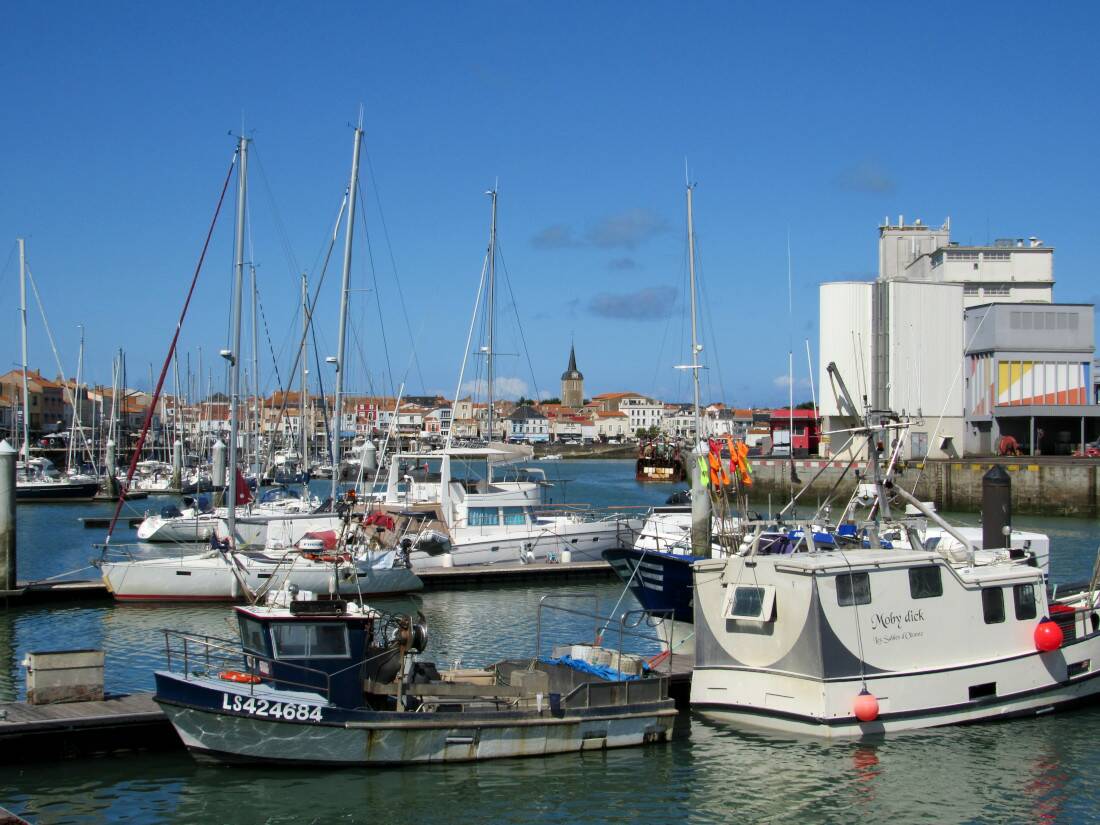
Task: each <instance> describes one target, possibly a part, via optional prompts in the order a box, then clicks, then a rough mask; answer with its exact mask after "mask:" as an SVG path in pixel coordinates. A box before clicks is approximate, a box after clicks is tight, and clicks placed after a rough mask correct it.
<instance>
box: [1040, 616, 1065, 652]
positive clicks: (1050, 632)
mask: <svg viewBox="0 0 1100 825" xmlns="http://www.w3.org/2000/svg"><path fill="white" fill-rule="evenodd" d="M1062 640H1063V636H1062V628H1060V627H1059V626H1058V623H1057V622H1052V621H1051V620H1050V619H1049V618H1048V617H1046V616H1044V617H1043V620H1042V621H1041V622H1039V625H1038V627H1036V628H1035V649H1036V650H1041V651H1042V652H1043V653H1049V652H1050V651H1052V650H1057V649H1058V648H1060V647H1061V646H1062Z"/></svg>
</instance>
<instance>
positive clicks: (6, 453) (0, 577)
mask: <svg viewBox="0 0 1100 825" xmlns="http://www.w3.org/2000/svg"><path fill="white" fill-rule="evenodd" d="M15 456H16V450H15V447H13V446H11V444H9V443H8V442H7V441H0V588H2V589H4V590H15V589H16V588H15Z"/></svg>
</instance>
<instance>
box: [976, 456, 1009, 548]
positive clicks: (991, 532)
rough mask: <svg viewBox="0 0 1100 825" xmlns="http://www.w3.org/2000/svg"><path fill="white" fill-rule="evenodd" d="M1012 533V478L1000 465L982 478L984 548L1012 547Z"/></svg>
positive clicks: (990, 469)
mask: <svg viewBox="0 0 1100 825" xmlns="http://www.w3.org/2000/svg"><path fill="white" fill-rule="evenodd" d="M1011 531H1012V478H1011V477H1010V476H1009V475H1008V473H1006V472H1005V469H1004V467H1002V466H1001V465H1000V464H994V465H993V466H992V467H990V468H989V470H988V471H987V472H986V474H985V475H984V476H982V547H983V548H984V549H986V550H996V549H999V548H1002V547H1008V546H1010V544H1011V542H1010V541H1009V534H1010V533H1011Z"/></svg>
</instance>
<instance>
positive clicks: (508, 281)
mask: <svg viewBox="0 0 1100 825" xmlns="http://www.w3.org/2000/svg"><path fill="white" fill-rule="evenodd" d="M497 256H498V257H499V258H500V268H501V269H502V270H503V271H504V285H505V286H507V287H508V297H509V298H511V299H512V314H513V315H514V316H515V319H516V330H517V331H518V332H519V340H520V342H521V343H522V344H523V354H524V355H525V356H527V369H528V370H530V372H531V386H532V387H534V388H535V402H536V403H537V402H539V401H540V400H541V399H540V398H539V383H538V379H537V378H535V367H534V365H533V364H532V363H531V351H530V350H529V349H528V348H527V336H526V335H524V334H523V325H522V324H521V323H520V322H519V304H517V303H516V295H515V293H514V292H513V291H512V278H511V276H510V275H509V274H508V265H507V264H506V263H505V262H504V251H503V250H502V249H501V247H500V241H497ZM582 400H583V399H582Z"/></svg>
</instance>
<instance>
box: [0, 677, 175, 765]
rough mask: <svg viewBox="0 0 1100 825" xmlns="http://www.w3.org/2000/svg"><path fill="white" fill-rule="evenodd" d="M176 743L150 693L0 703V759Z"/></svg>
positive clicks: (161, 747) (69, 755)
mask: <svg viewBox="0 0 1100 825" xmlns="http://www.w3.org/2000/svg"><path fill="white" fill-rule="evenodd" d="M178 747H180V741H179V738H178V737H177V736H176V732H175V731H174V730H173V729H172V725H171V724H170V723H169V722H168V718H167V717H166V716H165V715H164V712H163V711H162V710H161V709H160V708H159V707H158V706H157V704H156V702H154V701H153V694H151V693H135V694H133V695H129V696H112V697H110V698H107V699H101V700H98V701H92V702H65V703H62V704H55V705H28V704H26V703H25V702H5V703H3V704H0V762H6V763H12V762H22V761H25V760H27V759H71V758H74V757H78V756H93V755H96V754H104V753H110V752H112V751H119V750H165V749H174V748H178Z"/></svg>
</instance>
